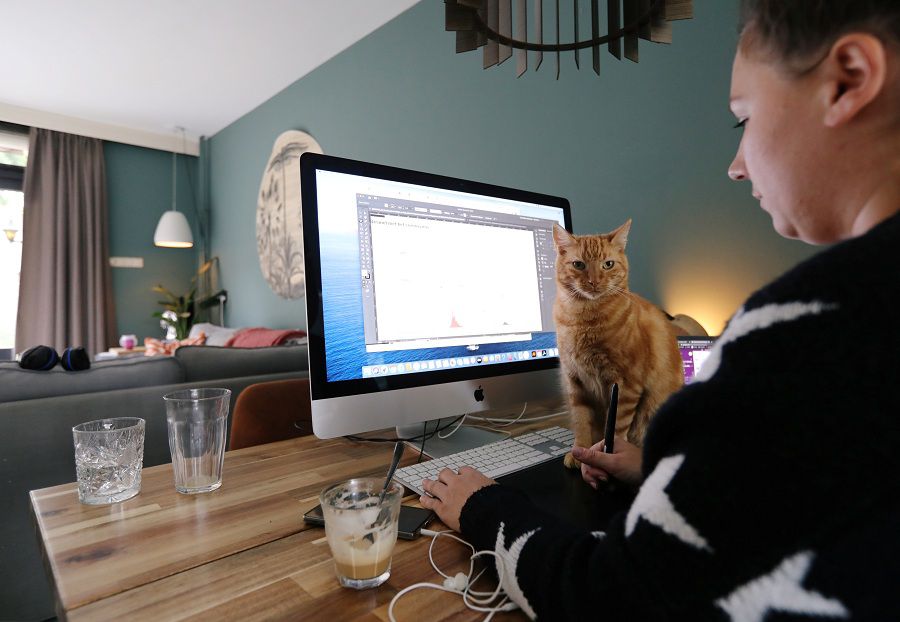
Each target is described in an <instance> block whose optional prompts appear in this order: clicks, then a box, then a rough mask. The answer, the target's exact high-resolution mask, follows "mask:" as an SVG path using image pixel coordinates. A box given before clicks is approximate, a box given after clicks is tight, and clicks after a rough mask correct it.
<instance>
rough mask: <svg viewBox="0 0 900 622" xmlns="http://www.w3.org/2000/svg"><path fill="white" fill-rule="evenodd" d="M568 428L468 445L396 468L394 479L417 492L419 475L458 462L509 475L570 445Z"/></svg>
mask: <svg viewBox="0 0 900 622" xmlns="http://www.w3.org/2000/svg"><path fill="white" fill-rule="evenodd" d="M573 438H574V436H573V434H572V431H571V430H567V429H565V428H560V427H558V426H557V427H553V428H547V429H546V430H536V431H534V432H528V433H526V434H522V435H521V436H514V437H512V438H507V439H505V440H502V441H497V442H494V443H489V444H488V445H482V446H481V447H476V448H475V449H468V450H466V451H461V452H459V453H456V454H450V455H449V456H444V457H443V458H436V459H434V460H428V461H427V462H420V463H419V464H411V465H409V466H406V467H403V468H402V469H397V472H396V473H395V474H394V479H396V480H397V481H398V482H400V483H401V484H403V485H404V486H406V487H407V488H409V489H410V490H414V491H416V492H417V493H419V494H420V495H421V494H423V493H424V491H423V490H422V480H423V479H437V475H438V473H440V472H441V469H444V468H449V469H453V470H454V471H455V470H457V469H459V467H462V466H470V467H474V468H476V469H478V470H479V471H481V472H482V473H484V474H485V475H487V476H488V477H491V478H497V477H500V476H501V475H509V474H510V473H515V472H516V471H521V470H522V469H527V468H528V467H530V466H534V465H535V464H540V463H541V462H546V461H547V460H552V459H553V458H555V457H557V456H561V455H563V454H564V453H566V452H567V451H569V450H570V449H571V448H572V440H573Z"/></svg>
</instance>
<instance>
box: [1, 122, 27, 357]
mask: <svg viewBox="0 0 900 622" xmlns="http://www.w3.org/2000/svg"><path fill="white" fill-rule="evenodd" d="M27 160H28V137H27V136H26V135H24V134H20V133H17V132H8V131H5V130H3V129H2V128H0V231H2V233H3V235H2V236H0V348H15V345H16V311H17V309H18V306H19V272H20V271H21V268H22V216H23V212H24V205H25V195H24V194H23V192H22V184H23V180H24V178H25V163H26V161H27Z"/></svg>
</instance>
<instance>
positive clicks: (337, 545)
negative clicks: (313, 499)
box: [319, 478, 403, 590]
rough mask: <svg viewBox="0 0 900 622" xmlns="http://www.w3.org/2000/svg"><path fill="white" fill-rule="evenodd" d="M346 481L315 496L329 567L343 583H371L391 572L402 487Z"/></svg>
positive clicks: (381, 482)
mask: <svg viewBox="0 0 900 622" xmlns="http://www.w3.org/2000/svg"><path fill="white" fill-rule="evenodd" d="M383 486H384V480H378V479H375V478H358V479H351V480H349V481H346V482H341V483H340V484H335V485H334V486H331V487H330V488H326V489H325V490H323V491H322V494H320V495H319V502H320V503H321V504H322V515H323V516H324V517H325V535H326V537H327V538H328V546H329V548H330V549H331V555H332V557H333V558H334V570H335V574H337V578H338V581H339V582H340V584H341V585H343V586H344V587H352V588H355V589H358V590H362V589H366V588H370V587H376V586H379V585H381V584H382V583H384V582H385V581H387V580H388V578H389V577H390V576H391V556H392V555H393V553H394V545H395V544H396V542H397V520H398V518H399V516H400V499H401V497H402V496H403V487H402V486H400V485H399V484H398V483H397V482H395V481H392V482H391V483H390V485H389V486H388V488H387V491H386V492H385V495H384V498H383V499H382V498H381V490H382V487H383Z"/></svg>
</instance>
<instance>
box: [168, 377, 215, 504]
mask: <svg viewBox="0 0 900 622" xmlns="http://www.w3.org/2000/svg"><path fill="white" fill-rule="evenodd" d="M163 400H164V401H165V403H166V421H167V423H168V426H169V450H170V451H171V452H172V468H173V470H174V471H175V490H177V491H178V492H182V493H185V494H194V493H198V492H210V491H213V490H215V489H216V488H218V487H219V486H221V485H222V461H223V460H224V459H225V435H226V432H227V428H228V408H229V405H230V402H231V391H230V390H228V389H185V390H183V391H175V392H174V393H169V394H168V395H166V396H164V397H163Z"/></svg>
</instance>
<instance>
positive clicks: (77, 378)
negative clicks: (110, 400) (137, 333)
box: [0, 357, 185, 403]
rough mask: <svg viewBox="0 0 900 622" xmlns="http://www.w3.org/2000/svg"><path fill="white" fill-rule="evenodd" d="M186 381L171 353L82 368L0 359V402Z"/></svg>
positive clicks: (181, 369) (102, 362) (182, 370)
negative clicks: (35, 366)
mask: <svg viewBox="0 0 900 622" xmlns="http://www.w3.org/2000/svg"><path fill="white" fill-rule="evenodd" d="M184 381H185V373H184V369H183V368H182V366H181V363H179V362H178V361H176V360H175V359H174V358H171V357H153V358H145V357H136V358H127V359H123V360H113V361H100V362H96V363H94V364H93V365H92V366H91V368H90V369H85V370H84V371H66V370H64V369H63V368H61V367H58V366H57V367H55V368H54V369H51V370H49V371H33V370H30V369H22V368H21V367H19V365H18V363H0V403H3V402H15V401H18V400H31V399H37V398H42V397H55V396H58V395H72V394H76V393H96V392H98V391H113V390H115V389H130V388H132V387H149V386H154V385H158V384H176V383H179V382H184Z"/></svg>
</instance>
